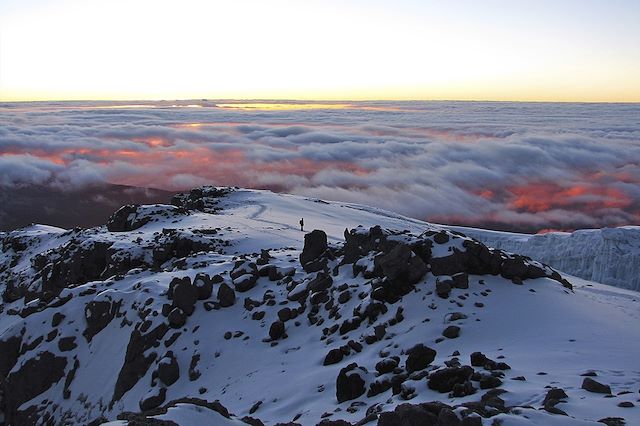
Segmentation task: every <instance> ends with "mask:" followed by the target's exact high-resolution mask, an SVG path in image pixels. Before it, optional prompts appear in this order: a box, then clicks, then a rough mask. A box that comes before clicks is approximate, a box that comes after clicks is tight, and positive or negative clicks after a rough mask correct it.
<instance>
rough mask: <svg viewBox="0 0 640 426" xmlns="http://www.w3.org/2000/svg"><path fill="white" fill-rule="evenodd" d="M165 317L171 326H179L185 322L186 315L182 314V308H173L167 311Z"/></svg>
mask: <svg viewBox="0 0 640 426" xmlns="http://www.w3.org/2000/svg"><path fill="white" fill-rule="evenodd" d="M167 319H168V320H169V324H170V325H171V327H173V328H180V327H182V326H183V325H184V324H185V323H186V321H187V316H186V315H185V314H184V312H183V311H182V309H180V308H173V310H172V311H171V312H169V315H168V316H167Z"/></svg>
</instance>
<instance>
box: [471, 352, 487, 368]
mask: <svg viewBox="0 0 640 426" xmlns="http://www.w3.org/2000/svg"><path fill="white" fill-rule="evenodd" d="M488 361H490V359H489V358H487V357H486V356H485V355H484V354H483V353H482V352H473V353H472V354H471V365H472V366H474V367H484V365H485V364H486V363H487V362H488Z"/></svg>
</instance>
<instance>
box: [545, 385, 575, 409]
mask: <svg viewBox="0 0 640 426" xmlns="http://www.w3.org/2000/svg"><path fill="white" fill-rule="evenodd" d="M567 398H569V397H568V396H567V394H566V393H565V391H564V389H561V388H553V389H549V391H548V392H547V395H545V397H544V401H542V405H543V406H547V405H556V404H557V403H559V402H560V401H562V400H564V399H567Z"/></svg>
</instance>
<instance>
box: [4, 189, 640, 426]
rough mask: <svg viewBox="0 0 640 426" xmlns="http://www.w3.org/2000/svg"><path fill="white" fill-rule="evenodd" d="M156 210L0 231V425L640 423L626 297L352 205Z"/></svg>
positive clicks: (286, 199)
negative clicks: (86, 223) (87, 223)
mask: <svg viewBox="0 0 640 426" xmlns="http://www.w3.org/2000/svg"><path fill="white" fill-rule="evenodd" d="M173 203H174V204H175V205H150V206H126V207H123V208H121V209H120V210H118V211H117V212H116V213H115V214H114V215H112V216H111V218H110V219H109V221H108V223H107V225H106V226H101V227H97V228H92V229H87V230H81V229H75V230H70V231H65V230H62V229H56V228H52V227H46V226H32V227H29V228H26V229H23V230H19V231H15V232H13V233H9V234H6V235H5V236H4V238H3V250H2V255H1V257H0V265H2V266H0V274H1V275H2V283H3V284H1V285H2V287H1V289H2V295H3V303H2V311H1V312H0V345H2V348H3V350H2V351H0V366H2V369H1V370H0V373H2V374H1V375H0V376H1V377H2V379H1V380H2V388H3V390H4V395H3V398H2V400H1V401H0V403H1V404H0V406H1V407H2V413H3V415H4V416H5V420H6V421H7V422H8V423H9V424H48V423H51V424H53V423H60V422H63V421H70V422H74V423H91V422H93V424H100V423H101V422H106V421H116V418H120V419H121V420H119V422H120V424H125V423H126V422H129V424H144V423H140V422H147V423H146V424H163V423H161V422H174V423H177V424H193V423H198V422H200V423H202V422H205V421H206V422H210V423H211V424H227V423H228V424H243V423H242V422H244V424H246V423H248V424H277V423H278V422H283V423H287V422H296V423H299V424H316V423H321V422H324V423H323V424H339V425H346V424H356V423H358V424H365V423H371V424H374V423H376V422H377V423H378V424H382V425H385V424H387V425H388V424H416V423H415V422H422V423H419V424H434V425H435V424H438V425H445V424H447V425H448V424H452V425H454V424H465V425H472V424H473V425H477V424H487V425H488V424H492V422H495V421H501V422H502V424H505V425H508V424H539V423H544V424H594V423H593V422H596V421H598V420H603V419H607V420H606V421H605V423H606V422H608V423H607V424H622V423H620V422H622V421H623V420H622V418H626V419H627V421H629V422H633V421H638V420H640V419H639V418H638V414H637V413H636V409H635V408H633V405H634V401H636V399H637V390H638V385H639V384H640V372H638V371H637V363H636V362H635V359H636V358H637V355H638V350H637V347H635V346H634V342H637V341H638V338H640V335H639V334H638V333H639V332H638V330H637V327H635V324H637V320H638V309H637V308H638V297H637V294H636V293H633V292H626V291H624V290H618V289H615V288H613V287H608V286H603V285H598V284H595V283H590V282H586V281H583V280H580V279H579V278H573V277H564V276H562V274H560V273H559V272H557V271H554V270H553V269H551V268H549V267H548V266H545V265H543V264H541V263H539V262H536V261H533V260H531V259H528V258H526V257H522V256H518V255H512V254H509V253H506V252H502V251H500V250H493V249H490V248H487V247H486V246H485V245H484V244H482V243H480V242H478V241H475V240H473V239H471V238H468V237H466V236H463V235H462V234H460V233H458V232H455V231H450V230H447V229H444V228H442V227H439V226H434V225H430V224H426V223H424V222H420V221H417V220H411V219H406V218H403V217H401V216H399V215H395V214H393V213H389V212H384V211H381V210H378V209H373V208H368V207H365V206H356V205H348V204H344V203H333V202H325V201H322V200H315V199H305V198H302V197H295V196H289V195H283V194H273V193H270V192H268V191H255V190H241V189H230V188H201V189H198V190H194V191H192V192H191V193H187V194H183V195H181V196H177V197H175V198H174V200H173ZM300 217H303V218H304V219H305V223H306V224H307V226H310V227H311V228H312V229H313V231H312V232H307V233H305V232H304V231H301V230H300V229H299V227H298V220H299V218H300ZM358 225H364V226H358ZM376 225H378V226H376ZM345 229H346V231H345ZM601 347H607V348H608V351H607V353H603V352H602V350H601ZM582 374H588V375H589V376H591V377H587V378H589V380H587V378H585V377H583V376H582ZM594 374H595V376H593V375H594ZM522 378H524V380H522ZM25 381H26V382H30V383H33V385H31V386H27V387H25V386H24V385H21V383H24V382H25ZM591 381H595V382H596V383H595V384H594V383H592V382H591ZM96 383H100V384H101V386H96V385H95V384H96ZM598 384H599V385H598ZM607 386H608V388H607ZM583 388H587V389H583ZM554 389H560V390H554ZM9 390H11V391H10V392H9ZM594 390H595V391H602V392H604V393H597V392H596V393H594V392H593V391H594ZM552 391H553V392H552ZM628 392H633V393H636V395H635V396H631V394H629V393H628ZM602 395H609V396H610V397H609V398H603V396H602ZM433 401H436V402H433ZM583 401H588V403H585V402H583ZM407 404H408V405H407ZM620 404H623V405H620ZM629 404H631V408H627V407H628V406H629ZM625 405H626V406H625ZM229 413H234V415H231V414H229ZM562 413H565V414H567V416H564V415H562ZM616 418H619V419H620V420H615V419H616ZM612 419H614V420H612ZM331 422H333V423H331ZM412 422H414V423H412ZM613 422H618V423H613ZM164 424H171V423H164ZM289 424H291V423H289Z"/></svg>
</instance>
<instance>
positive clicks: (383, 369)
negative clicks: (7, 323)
mask: <svg viewBox="0 0 640 426" xmlns="http://www.w3.org/2000/svg"><path fill="white" fill-rule="evenodd" d="M397 367H398V361H397V360H396V359H394V358H385V359H383V360H381V361H378V362H377V363H376V371H377V372H378V373H380V374H386V373H391V372H392V371H393V370H395V369H396V368H397Z"/></svg>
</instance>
